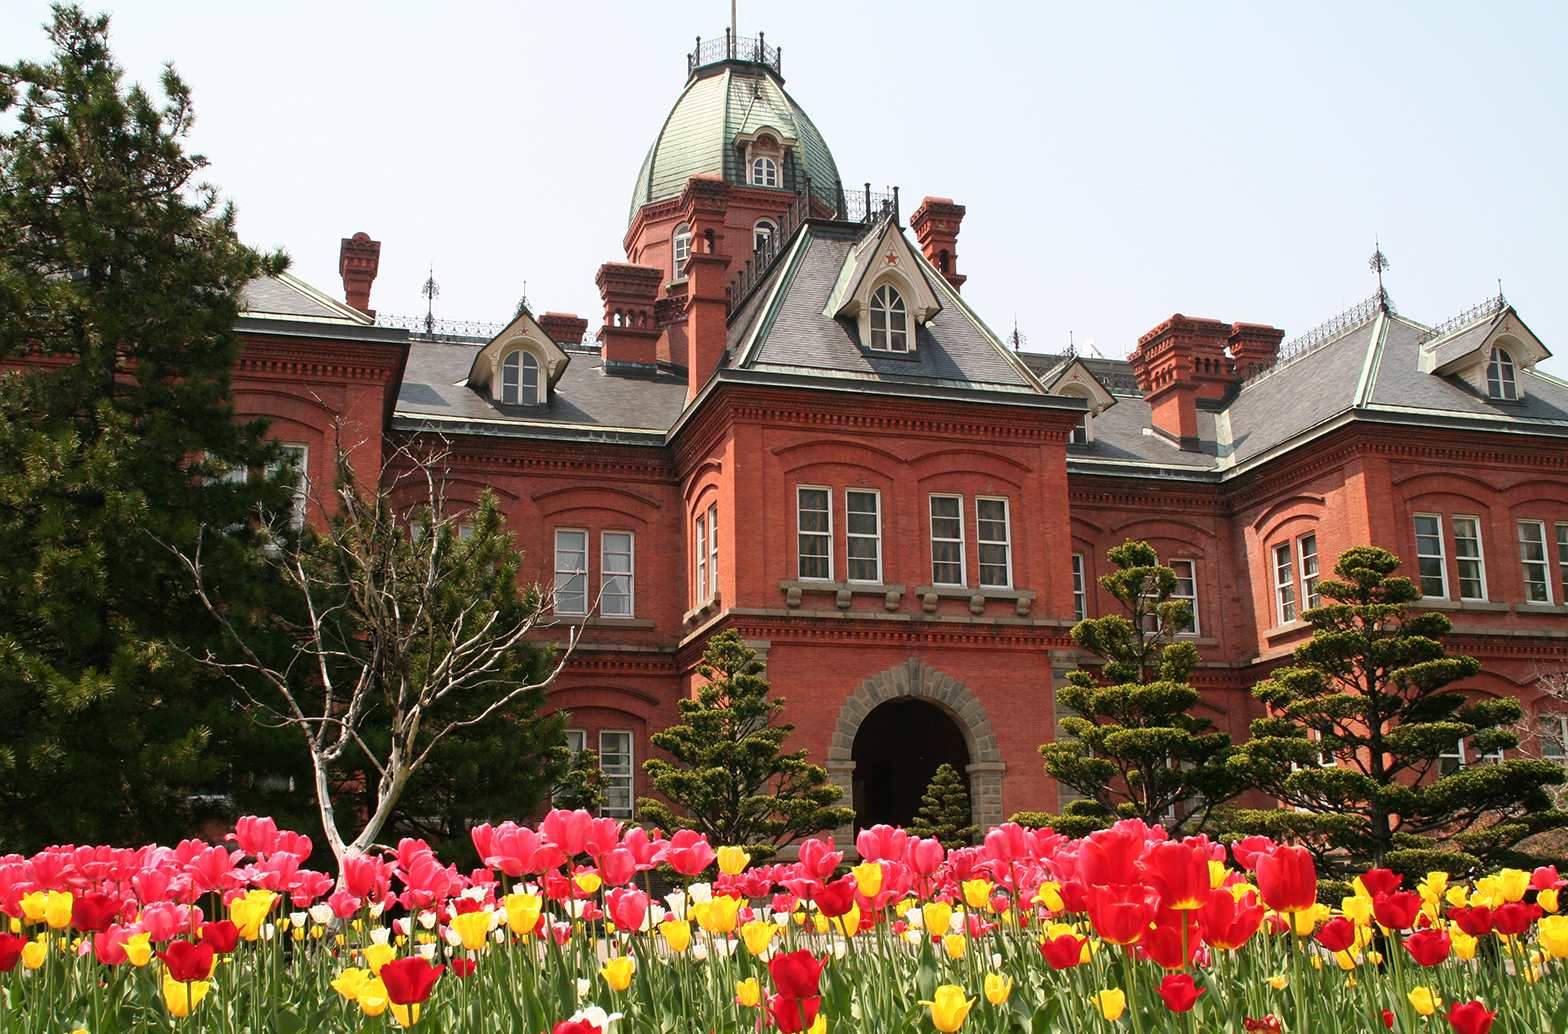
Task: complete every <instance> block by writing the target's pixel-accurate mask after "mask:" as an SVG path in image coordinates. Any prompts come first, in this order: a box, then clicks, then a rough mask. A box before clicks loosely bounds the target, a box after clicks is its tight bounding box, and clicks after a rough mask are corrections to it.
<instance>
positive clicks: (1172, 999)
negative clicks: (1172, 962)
mask: <svg viewBox="0 0 1568 1034" xmlns="http://www.w3.org/2000/svg"><path fill="white" fill-rule="evenodd" d="M1159 991H1160V998H1161V999H1163V1000H1164V1002H1165V1007H1166V1008H1167V1009H1169V1010H1170V1011H1171V1012H1190V1011H1191V1010H1192V1007H1193V1006H1194V1005H1196V1004H1197V1003H1198V999H1199V998H1201V997H1203V996H1204V995H1205V994H1207V993H1208V988H1198V987H1194V986H1193V983H1192V977H1191V976H1190V975H1189V974H1186V973H1167V974H1166V975H1165V979H1164V980H1162V981H1160V987H1159Z"/></svg>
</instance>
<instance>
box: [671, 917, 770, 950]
mask: <svg viewBox="0 0 1568 1034" xmlns="http://www.w3.org/2000/svg"><path fill="white" fill-rule="evenodd" d="M682 925H683V926H684V925H685V924H684V923H683V924H682ZM687 929H688V930H689V929H691V928H690V927H687ZM778 932H779V928H778V927H776V926H774V925H773V924H772V923H768V922H763V921H762V920H761V919H753V920H752V921H751V922H749V923H747V924H746V925H745V926H743V927H741V928H740V936H741V939H742V940H743V941H745V942H746V950H747V951H749V952H751V953H752V954H753V955H761V954H762V953H763V952H765V951H767V950H768V945H769V944H772V943H773V935H774V934H776V933H778Z"/></svg>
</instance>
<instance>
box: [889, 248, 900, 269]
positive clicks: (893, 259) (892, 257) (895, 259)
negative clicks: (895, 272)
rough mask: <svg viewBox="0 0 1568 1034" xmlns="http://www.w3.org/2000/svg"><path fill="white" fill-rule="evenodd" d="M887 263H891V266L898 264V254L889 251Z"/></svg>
mask: <svg viewBox="0 0 1568 1034" xmlns="http://www.w3.org/2000/svg"><path fill="white" fill-rule="evenodd" d="M887 264H888V265H890V266H896V265H898V256H897V255H895V254H893V253H892V252H891V251H890V252H888V253H887Z"/></svg>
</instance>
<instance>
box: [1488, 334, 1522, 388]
mask: <svg viewBox="0 0 1568 1034" xmlns="http://www.w3.org/2000/svg"><path fill="white" fill-rule="evenodd" d="M1486 393H1487V395H1489V396H1491V397H1492V398H1494V399H1502V400H1503V401H1505V402H1513V401H1515V400H1517V399H1518V398H1519V385H1518V383H1517V382H1516V381H1515V380H1514V357H1513V356H1511V355H1509V354H1508V350H1507V349H1506V348H1498V347H1496V346H1493V348H1492V357H1491V359H1490V360H1489V361H1488V362H1487V364H1486Z"/></svg>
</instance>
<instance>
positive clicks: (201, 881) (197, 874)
mask: <svg viewBox="0 0 1568 1034" xmlns="http://www.w3.org/2000/svg"><path fill="white" fill-rule="evenodd" d="M242 857H244V853H243V852H241V851H235V852H234V853H233V854H230V853H229V852H228V851H226V850H224V849H223V848H221V847H208V848H205V849H203V850H202V851H200V852H199V853H197V854H196V855H195V856H194V857H192V858H191V859H190V861H188V862H186V863H185V874H186V875H187V876H189V877H190V878H191V885H192V886H193V887H194V888H195V890H196V893H197V894H210V893H212V892H213V891H215V890H232V889H233V888H235V887H237V886H239V884H240V881H239V879H238V878H237V877H236V876H235V874H234V863H235V862H237V861H239V860H240V859H241V858H242Z"/></svg>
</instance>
